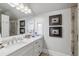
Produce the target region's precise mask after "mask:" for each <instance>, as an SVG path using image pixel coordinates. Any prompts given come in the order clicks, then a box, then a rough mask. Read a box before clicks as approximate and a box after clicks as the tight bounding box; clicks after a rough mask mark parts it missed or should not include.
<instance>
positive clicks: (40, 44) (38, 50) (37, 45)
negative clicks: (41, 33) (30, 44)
mask: <svg viewBox="0 0 79 59" xmlns="http://www.w3.org/2000/svg"><path fill="white" fill-rule="evenodd" d="M42 49H43V41H42V39H39V40H36V41H35V42H34V55H35V56H38V55H40V53H41V52H42Z"/></svg>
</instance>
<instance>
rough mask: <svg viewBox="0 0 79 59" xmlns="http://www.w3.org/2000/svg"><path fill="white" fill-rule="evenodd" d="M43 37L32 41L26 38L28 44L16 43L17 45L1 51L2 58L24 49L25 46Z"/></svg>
mask: <svg viewBox="0 0 79 59" xmlns="http://www.w3.org/2000/svg"><path fill="white" fill-rule="evenodd" d="M41 37H42V36H38V37H35V38H30V39H27V38H25V39H26V42H20V43H15V44H12V45H9V46H7V47H4V48H2V49H0V56H7V55H9V54H11V53H13V52H15V51H16V50H18V49H20V48H22V47H24V46H25V45H28V44H30V43H32V42H34V41H35V40H37V39H39V38H41Z"/></svg>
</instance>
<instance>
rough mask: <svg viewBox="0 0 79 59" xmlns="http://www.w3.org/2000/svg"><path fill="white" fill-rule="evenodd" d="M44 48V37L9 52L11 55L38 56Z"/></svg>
mask: <svg viewBox="0 0 79 59" xmlns="http://www.w3.org/2000/svg"><path fill="white" fill-rule="evenodd" d="M42 49H43V38H39V39H36V40H35V41H33V42H31V43H29V44H28V45H25V46H24V47H22V48H20V49H18V50H17V51H15V52H13V53H11V54H9V56H38V55H40V53H41V52H42Z"/></svg>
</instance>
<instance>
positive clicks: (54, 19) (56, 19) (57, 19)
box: [49, 14, 62, 25]
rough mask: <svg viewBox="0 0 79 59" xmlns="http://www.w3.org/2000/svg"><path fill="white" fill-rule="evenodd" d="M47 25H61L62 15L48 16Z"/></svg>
mask: <svg viewBox="0 0 79 59" xmlns="http://www.w3.org/2000/svg"><path fill="white" fill-rule="evenodd" d="M49 25H62V14H58V15H53V16H49Z"/></svg>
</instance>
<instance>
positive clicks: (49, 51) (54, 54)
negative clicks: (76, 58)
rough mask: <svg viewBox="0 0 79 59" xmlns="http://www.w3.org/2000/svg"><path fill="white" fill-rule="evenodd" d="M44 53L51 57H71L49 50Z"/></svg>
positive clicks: (44, 50)
mask: <svg viewBox="0 0 79 59" xmlns="http://www.w3.org/2000/svg"><path fill="white" fill-rule="evenodd" d="M43 53H47V54H48V55H49V56H71V55H68V54H65V53H61V52H58V51H53V50H48V49H43Z"/></svg>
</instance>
